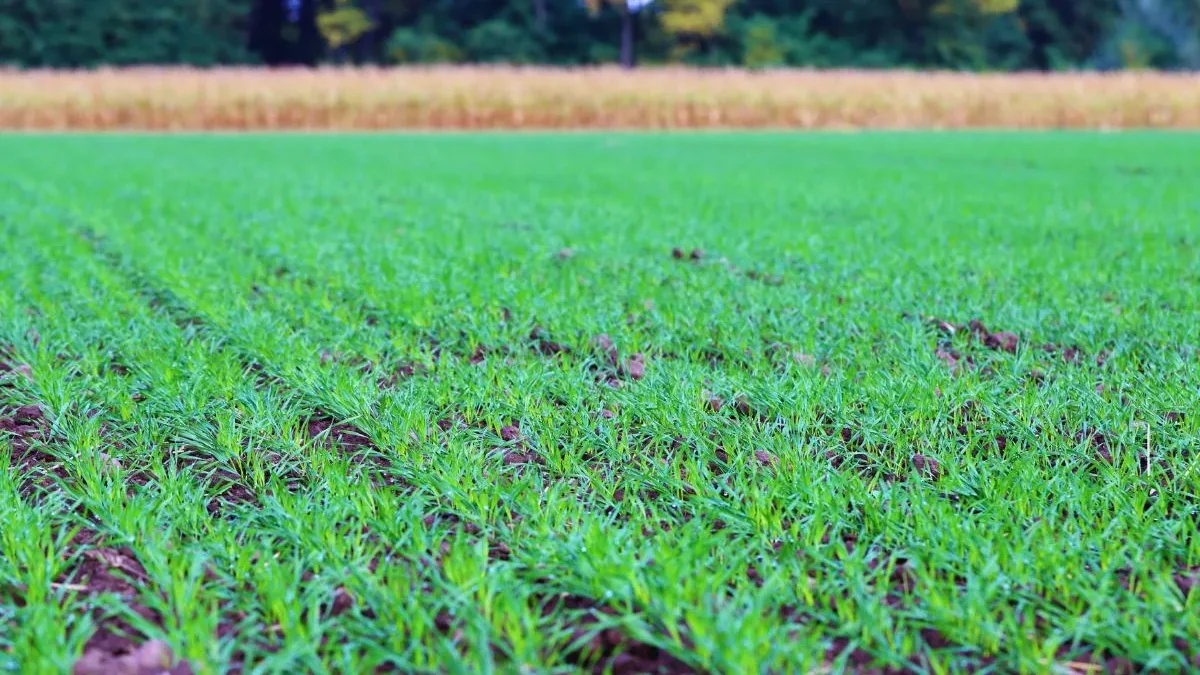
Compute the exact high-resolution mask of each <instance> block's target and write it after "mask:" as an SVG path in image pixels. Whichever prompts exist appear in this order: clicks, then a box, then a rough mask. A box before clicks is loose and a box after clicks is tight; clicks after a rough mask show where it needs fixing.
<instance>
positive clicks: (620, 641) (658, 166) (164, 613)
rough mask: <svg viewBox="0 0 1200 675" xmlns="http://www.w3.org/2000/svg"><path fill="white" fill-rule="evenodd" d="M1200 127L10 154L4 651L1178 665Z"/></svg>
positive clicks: (1197, 296)
mask: <svg viewBox="0 0 1200 675" xmlns="http://www.w3.org/2000/svg"><path fill="white" fill-rule="evenodd" d="M1198 184H1200V137H1197V136H1192V135H1155V134H1136V133H1131V134H1104V135H1101V134H1028V135H1021V134H1000V133H997V134H983V133H980V134H958V135H932V134H882V133H864V134H846V135H771V134H704V135H701V134H696V135H682V134H679V135H666V134H661V135H659V134H624V135H622V134H609V135H601V134H596V135H590V134H580V135H557V136H556V135H535V134H530V135H519V136H518V135H512V136H502V135H442V136H438V135H424V136H420V135H412V136H403V135H398V136H321V135H304V136H300V135H296V136H251V135H246V136H208V137H187V136H174V137H154V136H119V135H113V136H91V137H89V136H45V137H39V136H9V137H6V138H3V139H0V186H2V189H0V223H2V227H0V241H2V249H0V250H2V252H3V257H2V258H0V350H2V351H0V362H2V364H3V365H2V366H0V371H3V372H0V523H2V526H0V670H2V671H5V672H21V673H60V672H61V673H66V672H74V673H77V674H79V675H94V674H96V673H143V672H146V673H149V672H155V673H158V672H164V671H167V672H172V673H185V672H190V673H204V674H214V675H215V674H224V673H234V672H237V673H247V674H249V673H256V674H258V673H370V672H401V673H464V674H465V673H552V674H553V673H576V672H589V673H592V672H594V673H607V672H611V673H624V674H630V673H653V672H663V673H732V674H739V675H740V674H747V673H763V674H765V673H780V674H783V673H837V672H850V673H875V672H878V673H900V672H905V673H908V672H911V673H923V674H924V673H928V674H931V675H932V674H940V673H960V672H991V673H1079V674H1083V673H1093V672H1158V673H1170V672H1184V671H1186V670H1188V669H1189V668H1190V669H1197V668H1200V638H1198V637H1197V636H1200V590H1198V589H1200V537H1198V535H1197V533H1198V532H1200V513H1198V508H1200V503H1198V500H1197V494H1198V491H1200V478H1198V476H1197V464H1198V462H1200V444H1198V441H1197V438H1198V432H1200V427H1198V426H1197V425H1200V406H1197V403H1196V402H1197V400H1198V397H1200V351H1198V350H1200V331H1198V329H1197V325H1198V324H1197V317H1198V316H1200V309H1198V308H1200V196H1198V193H1197V191H1196V186H1197V185H1198Z"/></svg>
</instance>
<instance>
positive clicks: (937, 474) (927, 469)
mask: <svg viewBox="0 0 1200 675" xmlns="http://www.w3.org/2000/svg"><path fill="white" fill-rule="evenodd" d="M912 463H913V468H914V469H916V470H917V471H919V472H920V473H921V474H922V475H924V476H925V477H926V478H929V479H931V480H937V479H938V478H941V476H942V465H941V463H940V462H938V461H937V460H936V459H934V458H932V457H927V456H925V455H921V454H917V455H913V457H912Z"/></svg>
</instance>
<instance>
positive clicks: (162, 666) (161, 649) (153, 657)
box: [71, 640, 192, 675]
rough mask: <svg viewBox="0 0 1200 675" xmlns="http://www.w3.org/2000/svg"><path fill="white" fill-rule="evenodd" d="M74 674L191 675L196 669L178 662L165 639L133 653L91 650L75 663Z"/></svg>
mask: <svg viewBox="0 0 1200 675" xmlns="http://www.w3.org/2000/svg"><path fill="white" fill-rule="evenodd" d="M71 672H72V674H73V675H190V674H191V673H192V668H191V666H189V665H188V664H187V663H184V662H179V661H177V660H176V659H175V654H174V652H172V651H171V648H170V647H169V646H168V645H167V643H165V642H163V641H161V640H150V641H149V642H146V643H144V644H142V645H140V646H138V647H136V648H134V649H133V650H132V651H128V650H124V649H120V650H116V651H110V650H107V649H102V648H93V649H88V650H86V651H85V652H84V654H83V656H82V657H80V659H79V660H78V661H76V662H75V666H74V668H72V670H71Z"/></svg>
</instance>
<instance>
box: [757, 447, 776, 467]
mask: <svg viewBox="0 0 1200 675" xmlns="http://www.w3.org/2000/svg"><path fill="white" fill-rule="evenodd" d="M754 458H755V459H757V460H758V461H759V463H760V464H762V465H763V466H774V465H775V462H776V461H778V460H777V459H776V458H775V455H772V454H771V453H769V452H767V451H766V450H755V451H754Z"/></svg>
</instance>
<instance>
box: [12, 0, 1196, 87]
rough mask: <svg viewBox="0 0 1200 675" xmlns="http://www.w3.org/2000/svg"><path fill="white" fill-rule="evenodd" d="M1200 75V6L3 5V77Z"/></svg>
mask: <svg viewBox="0 0 1200 675" xmlns="http://www.w3.org/2000/svg"><path fill="white" fill-rule="evenodd" d="M434 63H437V64H452V63H509V64H546V65H559V66H568V65H571V66H578V65H594V64H610V63H611V64H617V63H619V64H621V65H623V66H626V67H636V66H638V65H661V64H687V65H704V66H730V65H732V66H744V67H750V68H765V67H776V66H792V67H813V68H890V67H904V68H937V69H956V70H1001V71H1014V70H1039V71H1047V70H1051V71H1054V70H1077V69H1089V70H1113V69H1147V68H1151V69H1161V70H1194V69H1197V68H1198V67H1200V0H51V1H47V0H0V67H2V66H9V67H18V68H27V67H34V68H64V67H72V68H74V67H91V66H103V65H109V66H128V65H191V66H205V67H207V66H218V65H243V64H266V65H297V64H299V65H321V64H359V65H361V64H380V65H392V64H434Z"/></svg>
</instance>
